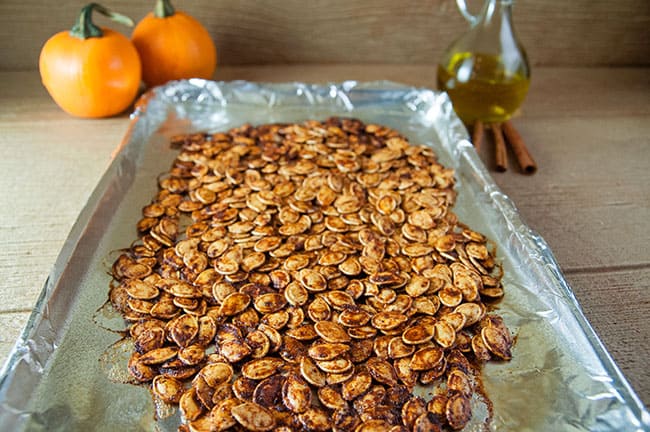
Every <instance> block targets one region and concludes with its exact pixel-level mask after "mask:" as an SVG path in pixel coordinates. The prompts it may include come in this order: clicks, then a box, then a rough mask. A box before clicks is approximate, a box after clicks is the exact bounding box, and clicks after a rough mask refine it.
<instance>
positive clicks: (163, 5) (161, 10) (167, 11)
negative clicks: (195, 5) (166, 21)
mask: <svg viewBox="0 0 650 432" xmlns="http://www.w3.org/2000/svg"><path fill="white" fill-rule="evenodd" d="M175 12H176V11H175V10H174V6H172V3H171V2H170V1H169V0H157V1H156V6H155V7H154V9H153V14H154V16H155V17H157V18H167V17H170V16H172V15H174V13H175Z"/></svg>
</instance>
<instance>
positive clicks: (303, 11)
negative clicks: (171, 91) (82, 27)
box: [0, 0, 650, 70]
mask: <svg viewBox="0 0 650 432" xmlns="http://www.w3.org/2000/svg"><path fill="white" fill-rule="evenodd" d="M481 3H482V2H480V1H478V0H477V1H474V2H470V4H471V5H472V7H473V8H474V9H476V10H478V9H479V6H478V5H480V4H481ZM152 4H153V2H133V1H129V0H114V1H112V2H111V4H110V7H111V8H113V9H114V10H116V11H120V12H122V13H125V14H127V15H129V16H131V17H132V18H133V19H135V20H139V19H141V18H142V17H143V16H145V14H146V13H147V12H148V11H149V10H150V8H151V5H152ZM175 4H176V5H177V7H178V9H179V10H180V9H182V10H185V11H187V12H188V13H190V14H192V15H194V16H196V17H198V18H199V19H200V20H201V21H202V23H203V24H204V25H205V26H206V27H207V28H208V29H209V31H210V33H211V34H212V35H213V37H214V39H215V41H216V43H217V46H218V49H219V61H220V63H221V64H224V65H238V64H286V63H392V64H403V63H411V64H435V63H436V62H437V61H438V60H439V58H440V57H441V54H442V52H443V50H444V49H445V48H446V47H447V46H448V45H449V44H450V43H451V42H452V41H453V40H454V39H455V38H457V37H458V36H459V35H460V34H462V33H463V32H465V31H466V29H467V28H468V26H467V24H466V23H465V22H464V20H463V18H462V17H461V15H460V14H459V13H458V11H457V10H456V7H455V5H454V2H452V1H436V0H427V1H422V0H404V1H400V2H395V1H392V0H355V1H349V0H327V1H318V2H305V1H301V0H283V1H276V0H242V1H237V2H232V1H231V2H214V1H210V0H195V1H191V2H190V1H186V2H181V1H177V2H175ZM79 8H80V3H78V2H72V1H61V2H57V4H56V6H51V5H47V2H43V1H42V0H4V1H2V2H0V53H3V55H2V56H0V70H21V69H33V68H36V67H37V64H38V63H37V62H38V55H39V51H40V49H41V47H42V45H43V43H44V42H45V41H46V40H47V39H48V38H49V37H50V36H51V35H53V34H54V33H56V32H59V31H64V30H68V29H69V28H70V27H71V26H72V23H73V22H74V19H75V18H76V15H77V13H78V10H79ZM514 20H515V26H516V28H517V30H518V32H519V34H520V36H521V40H522V42H523V44H524V46H525V47H527V50H528V53H529V57H530V59H531V62H532V63H533V64H534V65H553V66H566V65H576V66H587V65H647V64H648V52H650V3H649V2H647V1H646V0H621V1H617V2H611V1H607V0H575V1H564V0H527V1H522V2H517V3H516V4H515V8H514ZM97 22H98V23H100V24H102V25H107V24H108V23H109V22H108V21H107V20H106V19H105V18H103V17H98V18H97ZM110 25H111V27H113V28H115V29H118V30H120V31H122V32H124V33H125V34H130V30H129V29H127V28H124V27H121V26H119V25H116V24H113V23H111V24H110Z"/></svg>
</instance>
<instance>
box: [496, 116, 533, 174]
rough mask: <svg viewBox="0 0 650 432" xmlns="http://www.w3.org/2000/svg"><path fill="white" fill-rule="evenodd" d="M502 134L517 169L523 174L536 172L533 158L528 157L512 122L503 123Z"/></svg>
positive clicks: (524, 145)
mask: <svg viewBox="0 0 650 432" xmlns="http://www.w3.org/2000/svg"><path fill="white" fill-rule="evenodd" d="M503 133H504V135H505V137H506V140H507V141H508V144H509V145H510V148H512V151H513V152H514V154H515V157H516V158H517V162H518V163H519V167H521V170H522V171H523V172H524V173H525V174H533V173H534V172H535V171H537V164H536V163H535V161H534V160H533V157H532V156H531V155H530V152H529V151H528V148H527V147H526V144H525V143H524V140H523V138H522V137H521V135H519V132H517V129H515V127H514V126H513V125H512V122H510V121H507V122H505V123H503Z"/></svg>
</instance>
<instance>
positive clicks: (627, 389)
mask: <svg viewBox="0 0 650 432" xmlns="http://www.w3.org/2000/svg"><path fill="white" fill-rule="evenodd" d="M179 85H188V86H193V87H196V88H201V89H204V90H205V89H206V88H208V90H209V91H215V90H216V91H217V94H215V97H216V98H217V99H218V98H219V97H224V96H223V94H222V93H221V90H222V89H240V90H244V91H258V92H260V93H261V94H263V93H264V91H268V90H267V89H269V88H271V89H273V90H274V92H278V91H285V90H287V89H293V90H294V92H295V91H297V92H301V91H305V92H307V93H323V94H327V92H331V91H343V92H346V93H347V92H364V93H369V94H373V93H385V92H386V91H394V92H397V93H400V94H403V95H408V94H410V93H424V94H427V93H428V94H436V95H438V96H442V97H444V98H446V100H447V101H448V100H449V98H448V96H447V95H446V94H444V93H441V92H438V91H435V90H432V89H429V88H426V87H414V86H410V85H407V84H402V83H398V82H395V81H387V80H380V81H355V80H346V81H340V82H326V83H319V84H310V83H304V82H298V81H290V82H253V81H244V80H235V81H212V80H204V79H197V78H193V79H189V80H181V81H172V82H169V83H167V84H165V85H163V86H159V87H155V88H153V89H149V90H147V91H146V92H145V93H143V94H142V95H141V96H140V97H139V98H138V100H137V101H136V103H135V104H134V110H133V112H132V113H131V114H130V116H129V124H128V127H127V130H126V132H125V134H124V136H123V137H122V139H121V141H120V142H119V144H118V145H117V147H116V148H115V150H114V151H113V152H112V153H111V160H110V163H109V165H108V167H107V168H106V170H105V172H104V173H103V174H102V176H101V178H100V180H99V181H98V183H97V184H96V186H95V188H94V189H93V192H92V193H91V194H90V196H89V198H88V200H87V202H86V203H85V204H84V206H83V208H82V210H81V212H80V213H79V215H78V217H77V219H76V220H75V222H74V224H73V226H72V228H71V230H70V232H69V234H68V235H67V237H66V240H65V242H64V244H63V246H62V248H61V250H60V252H59V254H58V256H57V258H56V260H55V262H54V264H53V266H52V270H51V271H50V273H49V275H48V277H47V279H46V281H45V283H44V285H43V288H42V289H41V292H40V293H39V296H38V297H37V300H36V303H35V305H34V308H33V310H32V312H31V314H30V316H29V319H28V321H27V323H26V325H25V327H24V329H23V331H22V332H21V334H20V336H19V337H18V338H17V340H16V342H15V343H14V345H13V347H12V349H11V351H10V352H9V355H8V356H7V359H6V360H5V362H4V364H3V365H2V368H0V406H1V405H4V402H5V400H6V398H7V392H8V390H9V386H10V384H11V381H12V378H13V377H14V374H13V373H12V371H13V370H14V366H15V365H16V364H17V362H18V361H19V360H20V359H21V358H22V357H23V355H24V353H25V351H30V350H31V349H32V348H31V346H30V344H29V343H28V342H29V341H30V340H31V336H32V335H33V334H34V332H35V331H36V330H37V328H38V325H39V324H41V322H42V321H43V319H44V318H46V317H47V314H48V310H47V309H48V308H47V306H48V304H47V303H48V301H49V300H50V299H51V297H52V294H53V293H54V291H55V290H56V288H57V286H58V283H59V279H60V276H61V275H60V274H59V275H58V277H57V275H56V269H57V268H65V267H66V263H67V261H68V260H69V259H70V257H71V256H72V254H73V253H74V251H75V249H76V247H77V245H78V243H79V241H80V239H81V238H82V236H83V235H84V231H85V228H86V226H87V224H88V220H89V218H90V217H91V216H92V215H93V214H94V213H95V211H96V209H97V207H98V199H97V198H99V197H101V196H102V195H103V194H104V192H105V191H106V189H107V185H108V183H109V182H110V181H111V179H112V173H113V171H115V170H116V169H117V165H118V164H119V161H120V158H122V157H124V149H125V148H126V147H127V144H128V143H129V141H130V139H131V137H132V136H133V134H134V132H135V130H136V128H137V126H138V124H139V121H140V120H141V119H142V116H143V114H144V113H146V111H147V109H148V106H149V104H150V103H151V102H152V101H156V102H161V103H169V101H164V99H169V98H173V95H170V94H168V90H169V89H173V88H174V87H177V86H179ZM229 103H230V104H241V105H257V104H246V103H243V102H241V101H237V102H232V101H231V102H229ZM302 105H303V104H296V105H295V106H302ZM283 106H288V105H287V104H285V105H283ZM454 117H455V121H456V124H454V125H453V126H454V128H453V129H455V132H456V135H458V136H456V137H454V138H455V141H456V148H455V149H454V150H453V151H454V153H455V155H454V156H455V157H457V158H458V159H459V160H460V159H462V158H464V159H466V162H468V163H469V164H470V165H471V166H472V168H473V169H474V173H475V174H476V175H477V176H478V177H479V178H480V179H481V180H482V181H483V184H485V185H489V190H485V192H486V193H487V194H488V195H489V196H490V199H491V200H492V201H493V203H494V205H495V206H496V207H497V209H498V210H499V211H500V212H501V214H502V216H503V217H504V220H505V221H506V222H507V223H508V225H509V226H510V227H515V226H519V227H520V228H523V232H522V230H520V229H517V230H512V232H513V233H514V235H515V236H517V238H518V239H519V240H520V241H521V242H522V244H523V245H524V246H525V247H526V248H527V249H530V250H536V251H540V252H541V253H540V256H541V260H542V261H543V263H544V264H545V265H544V266H543V267H544V270H545V271H547V272H550V273H551V276H552V277H553V278H554V279H555V280H556V281H557V282H558V283H559V288H560V289H561V291H562V294H563V295H564V296H565V297H566V300H568V302H567V306H568V307H569V308H570V310H571V312H572V314H573V317H574V318H575V319H576V320H577V323H578V324H579V327H580V329H581V330H582V332H583V334H584V336H585V337H586V338H587V340H588V341H589V343H590V345H591V348H592V349H593V350H594V351H595V354H596V355H597V358H598V360H599V361H600V363H601V366H602V367H603V368H604V369H605V371H606V372H607V374H608V375H609V376H610V377H611V378H614V379H616V380H617V381H618V384H620V387H621V388H620V389H619V390H622V393H623V394H622V395H621V399H623V400H625V401H627V402H628V404H627V405H628V407H629V408H630V410H631V411H632V412H633V413H634V414H635V415H636V416H637V418H638V419H639V421H641V423H640V426H641V428H644V427H648V428H650V413H649V412H648V410H647V408H646V407H645V406H644V404H643V403H642V402H641V400H640V398H639V396H638V395H637V394H636V393H635V391H634V390H633V388H632V387H631V385H630V383H629V382H628V380H627V378H626V377H625V375H624V374H623V373H622V371H621V370H620V368H619V367H618V365H617V363H616V362H615V361H614V359H613V358H612V356H611V354H610V353H609V352H608V351H607V349H606V347H605V346H604V344H603V342H602V341H601V339H600V337H599V336H598V334H597V333H596V332H595V330H594V328H593V327H592V326H591V324H590V323H589V321H588V320H587V318H586V316H585V315H584V312H583V311H582V308H581V306H580V304H579V302H578V300H577V298H576V296H575V294H574V293H573V290H572V289H571V287H570V285H569V283H568V282H567V280H566V279H565V277H564V274H563V272H562V271H561V268H560V266H559V263H558V262H557V260H556V259H555V256H554V255H553V252H552V250H551V249H550V247H549V245H548V244H547V243H546V241H545V240H544V239H543V238H542V237H541V236H540V235H539V234H538V233H536V232H535V231H534V230H532V229H531V228H530V227H529V226H528V225H527V224H526V223H525V221H524V220H523V218H522V216H521V214H520V213H519V211H518V210H517V207H516V205H515V203H514V202H513V201H512V200H511V199H510V198H509V197H508V196H507V195H506V194H505V193H503V192H502V191H501V190H500V188H499V187H498V185H497V184H496V182H495V181H494V179H493V178H492V176H491V175H490V173H489V172H488V170H487V168H486V167H485V165H484V164H483V162H482V161H481V160H480V158H479V156H478V154H477V153H476V151H475V150H474V147H473V145H472V144H471V143H470V142H469V134H468V132H467V130H466V128H465V126H464V125H463V124H462V122H461V121H460V119H458V118H457V117H456V116H455V115H454ZM54 349H55V348H54ZM54 349H52V350H49V351H48V352H47V355H46V356H40V358H39V359H38V360H40V361H41V362H42V363H43V364H45V363H47V361H48V360H49V359H50V357H51V355H52V353H53V352H54ZM28 395H29V393H28ZM26 400H29V398H27V399H26ZM640 430H645V429H640ZM648 430H650V429H648Z"/></svg>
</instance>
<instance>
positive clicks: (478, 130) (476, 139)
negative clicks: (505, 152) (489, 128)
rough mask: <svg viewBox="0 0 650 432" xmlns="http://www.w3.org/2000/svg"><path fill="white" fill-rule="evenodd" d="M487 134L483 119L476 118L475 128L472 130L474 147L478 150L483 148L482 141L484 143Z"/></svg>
mask: <svg viewBox="0 0 650 432" xmlns="http://www.w3.org/2000/svg"><path fill="white" fill-rule="evenodd" d="M484 135H485V132H484V128H483V122H482V121H481V120H476V122H474V129H473V130H472V143H473V144H474V148H475V149H476V151H477V152H478V151H479V149H480V148H481V143H483V136H484Z"/></svg>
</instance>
